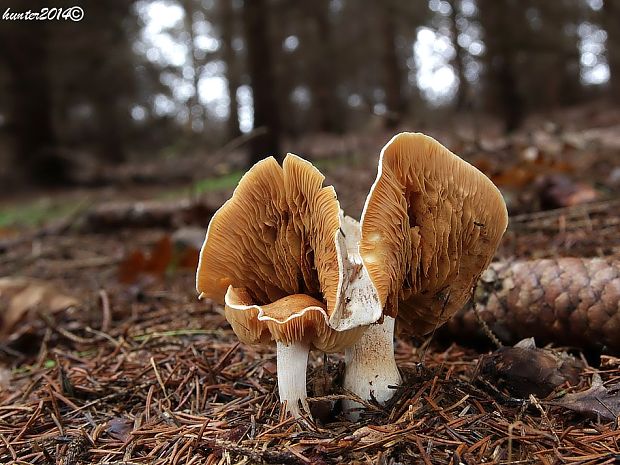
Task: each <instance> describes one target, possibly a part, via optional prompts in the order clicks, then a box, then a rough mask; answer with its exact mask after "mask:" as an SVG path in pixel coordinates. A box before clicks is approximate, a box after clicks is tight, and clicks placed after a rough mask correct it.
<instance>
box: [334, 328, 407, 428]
mask: <svg viewBox="0 0 620 465" xmlns="http://www.w3.org/2000/svg"><path fill="white" fill-rule="evenodd" d="M345 363H346V369H345V375H344V387H345V388H346V389H347V390H349V391H351V392H353V393H354V394H356V395H357V396H358V397H360V398H362V399H364V400H372V399H375V400H376V401H377V402H379V403H380V404H385V402H387V401H388V400H389V399H390V398H391V397H392V396H393V395H394V389H391V388H390V387H389V386H397V385H399V384H400V383H401V382H402V378H401V376H400V373H399V372H398V367H397V366H396V361H395V360H394V318H390V317H385V319H384V320H383V323H382V324H380V325H378V324H377V325H371V326H369V327H368V329H367V330H366V332H365V333H364V335H363V336H362V337H361V338H360V339H359V340H358V341H357V342H356V343H355V345H353V346H351V347H350V348H348V349H347V350H346V352H345ZM343 407H344V411H345V413H346V414H347V416H348V418H349V419H351V420H357V419H358V418H359V413H358V412H356V411H355V410H358V409H360V408H362V405H361V404H360V403H359V402H355V401H351V400H345V401H344V403H343Z"/></svg>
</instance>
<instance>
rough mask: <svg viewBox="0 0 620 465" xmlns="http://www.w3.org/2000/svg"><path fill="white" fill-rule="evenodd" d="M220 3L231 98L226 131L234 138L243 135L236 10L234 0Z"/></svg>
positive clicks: (224, 52) (222, 36)
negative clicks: (236, 50)
mask: <svg viewBox="0 0 620 465" xmlns="http://www.w3.org/2000/svg"><path fill="white" fill-rule="evenodd" d="M219 5H220V12H219V13H220V24H221V27H220V29H221V34H220V35H221V38H222V57H223V59H224V63H226V88H227V90H228V98H229V100H230V103H229V107H228V120H227V122H226V128H227V129H226V132H227V138H228V139H230V140H232V139H235V138H236V137H239V136H240V135H241V129H240V128H239V101H238V100H237V90H238V89H239V86H240V81H241V77H240V72H239V64H238V62H237V56H236V53H235V50H234V48H233V39H234V37H235V25H236V12H235V10H234V8H233V0H220V2H219Z"/></svg>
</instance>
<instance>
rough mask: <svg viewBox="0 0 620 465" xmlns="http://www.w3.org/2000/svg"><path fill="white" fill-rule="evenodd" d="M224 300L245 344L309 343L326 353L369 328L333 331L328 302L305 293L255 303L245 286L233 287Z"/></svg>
mask: <svg viewBox="0 0 620 465" xmlns="http://www.w3.org/2000/svg"><path fill="white" fill-rule="evenodd" d="M225 300H226V306H225V312H226V319H227V320H228V322H229V323H230V325H231V326H232V328H233V331H234V332H235V334H236V335H237V337H238V338H239V340H240V341H241V342H243V343H245V344H259V343H268V342H271V340H275V341H278V342H283V343H285V344H287V345H289V344H292V343H296V342H307V343H310V344H312V345H313V346H314V347H316V348H317V349H319V350H322V351H323V352H338V351H341V350H344V349H345V348H346V347H348V346H350V345H351V344H353V343H355V341H356V340H357V339H358V338H359V336H361V335H362V333H363V331H364V330H365V329H366V328H365V327H358V328H354V329H351V330H347V331H334V330H333V329H331V328H330V327H329V325H328V319H327V311H326V307H325V304H323V303H322V302H320V301H318V300H316V299H314V298H313V297H310V296H309V295H306V294H294V295H289V296H286V297H283V298H281V299H279V300H276V301H275V302H273V303H270V304H267V305H256V304H254V303H253V302H252V297H251V295H250V293H249V292H248V291H247V290H246V289H244V288H233V287H232V286H231V287H230V288H229V289H228V292H227V293H226V297H225Z"/></svg>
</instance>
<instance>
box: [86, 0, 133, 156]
mask: <svg viewBox="0 0 620 465" xmlns="http://www.w3.org/2000/svg"><path fill="white" fill-rule="evenodd" d="M84 3H85V6H84V9H85V11H87V13H88V14H87V15H86V16H85V20H84V21H83V22H84V27H88V28H90V32H91V35H90V36H89V40H90V41H91V43H90V45H89V50H90V53H89V54H88V56H87V57H86V59H89V60H90V66H89V69H90V70H92V73H93V75H92V77H91V79H92V84H91V86H90V88H89V94H90V95H89V96H90V98H91V99H92V102H93V105H94V107H95V118H96V121H97V125H98V131H97V145H98V148H99V151H100V154H101V158H102V160H104V161H105V162H107V163H110V162H111V163H121V162H123V161H125V160H126V159H127V151H126V146H125V138H126V134H127V133H126V128H127V126H128V125H129V124H130V123H129V121H130V120H129V108H130V105H131V96H132V95H133V91H134V89H135V82H134V63H133V51H132V49H131V43H130V41H129V38H128V36H127V31H126V30H125V28H124V22H125V21H126V20H127V18H128V17H131V16H132V8H131V6H132V5H131V3H129V2H123V1H121V0H108V1H105V2H103V1H95V0H89V1H88V2H84Z"/></svg>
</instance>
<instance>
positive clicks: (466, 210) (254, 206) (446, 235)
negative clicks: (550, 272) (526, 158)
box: [196, 133, 507, 418]
mask: <svg viewBox="0 0 620 465" xmlns="http://www.w3.org/2000/svg"><path fill="white" fill-rule="evenodd" d="M323 181H324V176H323V175H322V174H321V173H320V172H319V171H318V170H317V169H316V168H315V167H314V166H312V164H311V163H309V162H307V161H305V160H302V159H301V158H299V157H297V156H295V155H291V154H289V155H287V157H286V158H285V160H284V162H283V164H282V166H280V165H279V164H278V163H277V162H276V161H275V159H273V158H267V159H265V160H263V161H261V162H259V163H257V164H256V165H255V166H254V167H253V168H252V169H250V171H248V172H247V173H246V174H245V175H244V176H243V178H242V179H241V181H240V182H239V185H238V187H237V188H236V189H235V192H234V194H233V196H232V197H231V199H229V200H228V201H227V202H226V203H225V204H224V205H223V206H222V207H221V208H220V209H219V210H218V211H217V212H216V213H215V215H214V216H213V218H212V220H211V223H210V224H209V228H208V230H207V236H206V239H205V242H204V245H203V248H202V251H201V254H200V262H199V265H198V271H197V277H196V285H197V290H198V292H199V293H200V296H201V297H207V298H210V299H212V300H214V301H215V302H218V303H220V304H222V305H225V315H226V319H227V320H228V321H229V323H230V324H231V326H232V328H233V330H234V332H235V334H236V335H237V337H238V338H239V339H240V340H241V341H242V342H244V343H246V344H258V343H270V342H275V344H276V346H277V370H278V389H279V395H280V401H281V402H283V403H284V404H286V408H287V410H288V411H289V412H290V413H291V414H293V415H295V416H300V415H301V414H302V411H304V410H305V411H306V412H307V411H308V405H307V401H306V365H307V359H308V352H309V350H310V349H311V348H316V349H318V350H321V351H324V352H327V353H331V352H339V351H343V350H344V351H345V362H346V371H345V380H344V386H345V388H347V389H348V390H350V391H352V392H353V393H355V394H356V395H358V396H359V397H361V398H363V399H368V400H369V399H375V400H377V401H379V402H381V403H384V402H385V401H387V400H388V399H389V398H390V397H391V396H392V394H393V392H394V391H393V389H392V388H393V387H395V386H397V385H398V384H400V383H401V377H400V374H399V372H398V368H397V366H396V363H395V361H394V345H393V339H394V327H395V323H396V324H398V327H399V328H402V329H403V330H405V331H408V332H411V333H414V334H426V333H428V332H430V331H432V330H433V329H434V328H436V327H438V326H439V325H441V324H443V323H444V322H445V321H447V320H448V319H449V318H450V316H452V314H454V313H455V312H456V311H457V310H458V309H459V308H460V307H461V306H462V305H463V304H464V303H465V302H466V300H467V299H468V298H469V296H470V294H471V291H472V287H473V285H474V283H475V282H476V280H477V278H478V276H479V275H480V274H481V273H482V271H483V270H484V269H485V268H486V267H487V266H488V264H489V262H490V260H491V258H492V256H493V254H494V252H495V250H496V248H497V245H498V244H499V240H500V238H501V236H502V234H503V232H504V230H505V229H506V225H507V213H506V207H505V204H504V202H503V199H502V197H501V194H500V193H499V191H498V190H497V188H496V187H495V186H494V185H493V184H492V182H491V181H490V180H489V179H488V178H486V177H485V176H484V175H483V174H482V173H481V172H479V171H478V170H477V169H476V168H474V167H473V166H471V165H469V164H468V163H467V162H465V161H463V160H462V159H460V158H459V157H457V156H456V155H454V154H453V153H451V152H450V151H449V150H448V149H446V148H445V147H443V146H442V145H441V144H439V143H438V142H437V141H435V140H434V139H432V138H430V137H428V136H424V135H422V134H413V133H403V134H399V135H397V136H395V137H394V138H393V139H392V140H391V141H390V142H389V143H388V144H387V145H386V146H385V147H384V149H383V150H382V152H381V158H380V161H379V171H378V175H377V179H376V181H375V183H374V184H373V186H372V189H371V191H370V194H369V195H368V198H367V200H366V204H365V207H364V211H363V213H362V219H361V224H360V223H358V222H357V221H356V220H354V219H352V218H349V217H346V216H344V215H343V213H342V212H341V210H340V206H339V203H338V200H337V197H336V194H335V191H334V189H333V188H332V187H331V186H329V187H324V186H323ZM356 407H358V406H357V405H356V403H345V409H348V410H349V411H350V415H351V417H353V418H354V417H355V413H354V409H355V408H356Z"/></svg>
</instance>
